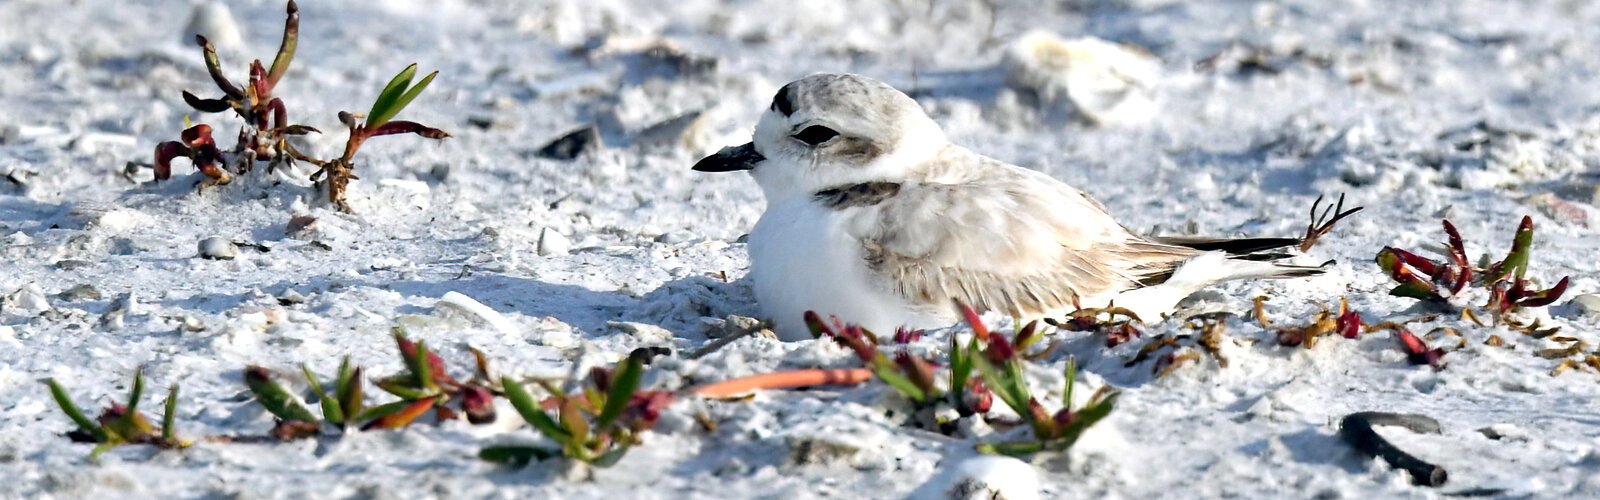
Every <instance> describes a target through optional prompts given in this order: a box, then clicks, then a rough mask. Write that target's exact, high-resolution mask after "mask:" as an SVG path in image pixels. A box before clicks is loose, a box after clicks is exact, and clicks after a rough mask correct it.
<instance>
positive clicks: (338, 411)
mask: <svg viewBox="0 0 1600 500" xmlns="http://www.w3.org/2000/svg"><path fill="white" fill-rule="evenodd" d="M300 371H302V372H305V374H306V381H307V382H310V383H311V391H312V392H315V393H317V404H318V405H321V406H322V419H323V420H327V421H328V423H331V424H333V425H344V410H343V409H342V408H339V401H338V399H337V398H335V397H334V396H333V395H332V394H328V392H327V391H324V390H322V382H320V381H318V380H317V374H315V373H311V367H309V366H306V365H303V364H302V365H300Z"/></svg>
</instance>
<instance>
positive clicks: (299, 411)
mask: <svg viewBox="0 0 1600 500" xmlns="http://www.w3.org/2000/svg"><path fill="white" fill-rule="evenodd" d="M244 383H245V385H247V386H249V387H250V393H251V394H254V395H255V396H256V402H258V403H261V407H262V408H266V410H267V412H268V413H271V414H272V415H273V416H275V417H278V418H280V419H283V420H289V421H294V422H308V423H317V417H316V416H314V415H312V414H311V410H308V409H306V407H305V405H302V404H300V400H299V399H298V398H295V397H294V395H293V394H289V391H288V390H287V389H284V388H283V386H282V385H278V383H277V382H275V381H273V380H272V378H271V377H270V376H269V375H268V372H267V369H265V368H262V367H259V366H251V367H249V368H246V369H245V372H244Z"/></svg>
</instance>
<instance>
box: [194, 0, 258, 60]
mask: <svg viewBox="0 0 1600 500" xmlns="http://www.w3.org/2000/svg"><path fill="white" fill-rule="evenodd" d="M195 35H202V36H205V37H206V39H207V40H208V41H210V42H211V45H213V46H216V48H218V49H220V50H234V49H238V48H240V46H242V45H243V44H244V37H243V36H241V35H240V34H239V24H238V23H236V22H234V20H233V12H231V11H229V10H228V6H227V4H224V3H222V2H205V3H201V4H199V5H196V6H194V13H193V14H191V15H190V16H189V25H188V26H187V27H185V28H184V29H183V38H182V39H181V40H179V41H180V42H182V43H183V44H184V45H185V46H188V45H189V44H192V43H194V36H195Z"/></svg>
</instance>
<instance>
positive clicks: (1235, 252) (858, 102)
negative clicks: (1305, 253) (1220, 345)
mask: <svg viewBox="0 0 1600 500" xmlns="http://www.w3.org/2000/svg"><path fill="white" fill-rule="evenodd" d="M694 169H695V170H698V171H702V172H729V171H740V170H748V171H750V175H751V176H753V177H754V178H755V181H756V184H759V185H760V186H761V191H762V193H763V194H764V195H765V196H766V199H767V208H766V211H765V212H764V213H762V215H761V220H760V221H759V222H757V223H756V227H755V229H754V230H753V231H751V232H750V245H749V249H750V260H751V278H752V280H753V285H754V289H755V294H756V300H757V302H758V303H759V304H760V307H761V309H762V314H764V315H765V316H766V317H767V318H766V319H769V320H771V321H773V322H774V324H775V327H776V330H777V333H778V335H779V336H780V337H782V338H784V339H786V340H796V339H803V338H808V337H809V333H808V332H807V330H806V328H805V325H804V323H803V322H802V321H801V316H802V314H803V313H804V312H805V311H807V310H814V311H816V312H818V313H820V314H822V315H823V317H827V316H828V315H835V316H838V317H839V318H840V319H842V320H844V321H847V322H854V323H859V324H861V325H863V326H865V327H867V328H869V329H872V330H874V331H878V332H890V331H893V330H894V329H895V328H898V327H902V326H903V327H909V328H937V327H943V326H948V325H950V324H952V323H953V322H954V321H955V320H956V318H957V317H958V315H957V314H956V310H955V307H954V306H953V303H954V302H956V301H959V302H961V303H963V304H967V305H970V306H972V307H973V308H975V309H977V310H978V311H980V312H984V311H998V312H1001V313H1004V314H1008V315H1011V316H1015V317H1022V318H1032V317H1040V316H1043V315H1054V314H1061V313H1065V312H1070V311H1073V310H1076V309H1077V308H1079V307H1103V306H1105V305H1107V304H1108V303H1111V302H1113V301H1114V302H1115V304H1116V305H1117V306H1120V307H1126V308H1128V309H1131V310H1133V311H1134V312H1135V313H1137V314H1138V315H1139V316H1140V317H1141V318H1143V319H1145V320H1146V321H1153V320H1159V319H1161V318H1162V316H1163V315H1164V314H1165V313H1167V312H1169V311H1170V310H1171V309H1172V308H1173V306H1174V305H1176V304H1177V302H1178V301H1180V300H1182V299H1183V298H1184V297H1187V296H1189V295H1190V294H1192V293H1194V292H1196V291H1198V290H1199V289H1200V288H1202V287H1205V286H1207V285H1210V284H1213V283H1217V282H1219V281H1223V280H1230V279H1240V278H1264V277H1292V276H1309V275H1314V274H1318V273H1319V272H1320V271H1319V269H1318V268H1316V267H1307V266H1296V265H1288V264H1282V263H1277V262H1274V261H1276V260H1279V259H1282V258H1286V257H1288V256H1289V255H1288V254H1284V253H1262V252H1263V251H1268V250H1274V249H1279V248H1283V247H1287V246H1290V245H1294V244H1296V243H1299V242H1300V241H1301V240H1300V239H1293V238H1256V239H1245V240H1221V239H1173V238H1152V237H1144V236H1140V235H1138V234H1134V233H1133V232H1131V231H1129V230H1128V228H1126V227H1123V226H1122V225H1121V224H1119V223H1117V221H1116V219H1113V218H1112V217H1111V215H1110V214H1108V213H1106V210H1105V208H1104V207H1103V206H1101V205H1100V203H1099V202H1096V201H1095V200H1093V199H1091V198H1089V196H1088V195H1086V194H1084V193H1083V192H1081V191H1079V190H1077V189H1075V188H1073V187H1072V186H1069V185H1067V184H1065V183H1063V182H1061V181H1058V180H1055V179H1053V178H1051V177H1049V176H1047V175H1045V174H1043V173H1040V172H1036V171H1033V170H1028V169H1025V168H1022V167H1018V166H1014V165H1009V164H1006V163H1004V162H1001V161H998V160H994V159H991V158H988V157H985V156H983V155H980V154H977V153H974V152H972V151H969V150H967V149H965V148H962V147H960V146H956V145H954V144H951V143H950V142H949V141H947V140H946V139H945V136H944V132H943V131H942V130H940V128H939V125H938V124H936V123H934V121H933V119H931V118H929V117H928V115H927V114H926V113H924V112H923V111H922V108H921V107H920V106H918V105H917V103H916V101H914V100H912V99H911V98H910V97H908V96H906V95H905V94H903V93H901V92H900V91H898V90H895V89H894V88H893V87H890V86H889V85H886V84H884V83H882V82H879V81H877V80H873V79H870V78H866V77H862V76H857V75H849V74H843V75H839V74H819V75H812V76H808V77H806V78H803V79H800V80H797V81H795V82H792V83H789V84H788V85H785V86H783V88H782V89H781V90H779V91H778V94H777V96H776V97H774V98H773V100H772V106H771V108H770V109H768V110H767V111H766V112H765V113H763V114H762V115H761V121H760V123H759V124H758V125H757V126H756V130H755V137H754V140H753V141H752V142H750V143H748V144H744V145H742V146H736V147H728V148H724V149H723V150H722V151H720V152H718V153H716V154H714V155H712V156H708V157H706V158H704V159H702V160H700V161H699V162H698V163H696V164H695V166H694Z"/></svg>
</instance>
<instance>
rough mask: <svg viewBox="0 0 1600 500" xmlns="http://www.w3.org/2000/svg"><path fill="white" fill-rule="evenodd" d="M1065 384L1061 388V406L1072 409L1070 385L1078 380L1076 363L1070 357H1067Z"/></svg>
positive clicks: (1075, 383)
mask: <svg viewBox="0 0 1600 500" xmlns="http://www.w3.org/2000/svg"><path fill="white" fill-rule="evenodd" d="M1066 372H1067V386H1066V387H1063V388H1061V407H1062V408H1066V409H1068V410H1071V409H1072V386H1074V385H1077V382H1078V364H1077V363H1076V362H1074V361H1073V359H1072V358H1067V368H1066Z"/></svg>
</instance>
